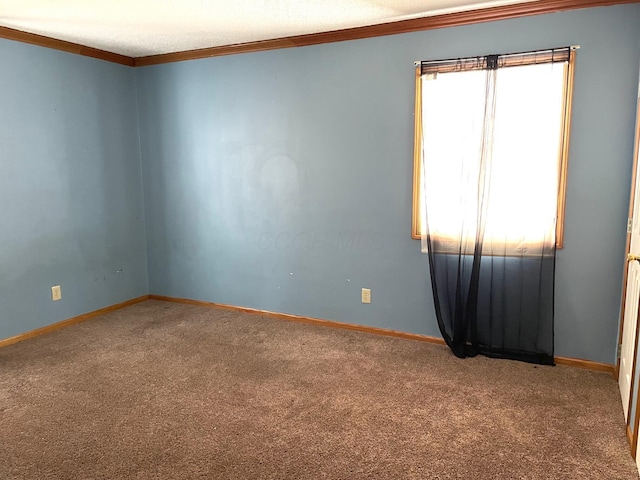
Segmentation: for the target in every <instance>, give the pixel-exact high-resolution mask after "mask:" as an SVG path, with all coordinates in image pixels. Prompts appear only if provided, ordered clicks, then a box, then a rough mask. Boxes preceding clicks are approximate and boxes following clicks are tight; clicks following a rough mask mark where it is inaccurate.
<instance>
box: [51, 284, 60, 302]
mask: <svg viewBox="0 0 640 480" xmlns="http://www.w3.org/2000/svg"><path fill="white" fill-rule="evenodd" d="M51 300H53V301H54V302H57V301H58V300H62V290H61V289H60V285H56V286H54V287H51Z"/></svg>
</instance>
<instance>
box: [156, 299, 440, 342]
mask: <svg viewBox="0 0 640 480" xmlns="http://www.w3.org/2000/svg"><path fill="white" fill-rule="evenodd" d="M149 299H150V300H160V301H163V302H173V303H183V304H186V305H198V306H201V307H214V308H226V309H228V310H236V311H240V312H245V313H255V314H259V315H264V316H267V317H272V318H279V319H281V320H289V321H292V322H299V323H308V324H312V325H323V326H325V327H333V328H341V329H343V330H355V331H357V332H365V333H373V334H375V335H386V336H387V337H396V338H405V339H408V340H418V341H420V342H427V343H436V344H438V345H445V342H444V340H443V339H441V338H437V337H430V336H428V335H420V334H418V333H407V332H400V331H398V330H390V329H387V328H379V327H367V326H364V325H357V324H355V323H344V322H336V321H334V320H323V319H321V318H311V317H303V316H301V315H292V314H289V313H278V312H270V311H268V310H258V309H257V308H248V307H238V306H236V305H228V304H226V303H214V302H205V301H202V300H191V299H189V298H176V297H166V296H163V295H149Z"/></svg>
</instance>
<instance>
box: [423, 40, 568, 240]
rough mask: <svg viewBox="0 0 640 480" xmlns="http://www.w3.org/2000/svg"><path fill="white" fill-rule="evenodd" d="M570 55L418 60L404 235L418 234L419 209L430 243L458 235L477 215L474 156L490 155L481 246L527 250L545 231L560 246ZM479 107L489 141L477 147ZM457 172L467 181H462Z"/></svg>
mask: <svg viewBox="0 0 640 480" xmlns="http://www.w3.org/2000/svg"><path fill="white" fill-rule="evenodd" d="M574 58H575V49H574V48H563V49H553V50H545V51H539V52H529V53H524V54H508V55H500V56H487V57H478V58H468V59H457V60H444V61H437V62H420V63H417V66H416V105H415V139H414V140H415V153H414V194H413V226H412V237H413V238H421V236H422V234H423V233H424V219H425V218H426V217H425V215H426V214H427V211H426V205H428V206H429V210H428V215H429V221H430V226H431V232H430V233H431V237H432V238H433V237H434V236H436V237H437V239H438V240H439V241H440V242H439V243H440V244H441V245H442V244H446V239H447V237H451V238H454V237H456V238H458V239H459V238H460V236H461V235H462V236H463V237H464V235H465V233H464V232H462V233H461V231H460V225H461V224H464V223H465V220H464V219H465V218H468V217H469V216H473V215H475V214H476V212H477V210H478V208H479V205H478V202H477V201H475V198H476V197H479V195H476V194H475V193H474V188H475V189H476V190H477V188H478V187H477V183H478V175H475V174H473V172H474V171H476V172H480V171H481V168H485V167H484V166H483V167H481V166H480V165H477V164H478V163H479V162H480V161H481V160H480V159H481V158H486V156H485V155H480V154H479V152H480V149H481V148H490V150H491V152H490V155H489V158H490V162H491V164H490V167H489V168H490V169H491V172H490V175H491V177H490V178H491V179H490V201H489V202H488V203H489V209H490V211H489V213H488V215H487V216H486V218H487V220H486V224H485V225H484V227H483V228H484V229H485V230H484V232H485V235H484V238H485V242H486V241H488V242H489V243H491V242H492V241H493V240H496V241H500V242H502V243H504V244H506V245H508V246H509V249H511V250H512V251H513V250H515V251H517V252H520V253H522V252H526V249H527V245H533V244H538V245H539V244H540V243H542V242H544V240H545V239H544V238H542V236H543V234H541V233H540V232H544V231H545V227H544V226H545V225H550V224H551V225H552V227H551V229H552V230H551V231H552V232H553V231H554V230H553V229H554V228H555V239H556V246H557V247H562V242H563V223H564V197H565V185H566V172H567V157H568V150H569V128H570V112H571V90H572V84H573V64H574ZM489 62H493V68H490V69H488V68H487V65H488V64H489ZM496 67H497V68H496ZM489 92H491V93H489ZM489 97H491V101H490V102H489V101H488V100H487V98H489ZM488 103H491V105H490V108H491V109H492V117H491V118H492V121H491V140H490V141H489V142H486V138H485V142H484V143H483V136H484V135H487V133H486V130H484V129H483V125H486V123H485V122H484V120H485V117H486V115H487V111H486V110H487V105H488ZM485 128H486V127H485ZM487 144H488V145H489V146H488V147H487ZM425 165H428V167H425ZM462 165H464V166H465V171H466V172H472V174H471V175H469V178H462V179H461V172H462V171H463V169H462V168H461V167H462ZM425 168H426V169H427V170H428V173H427V174H426V175H425V174H424V173H425V172H424V170H425ZM474 175H475V176H474ZM473 182H475V183H476V186H473V185H471V184H472V183H473ZM474 202H475V203H474ZM461 219H462V221H461ZM550 222H551V223H550ZM547 230H549V228H548V227H547ZM469 236H470V238H469V239H468V241H469V242H473V239H472V238H471V236H475V234H474V233H470V234H469ZM552 244H553V243H552Z"/></svg>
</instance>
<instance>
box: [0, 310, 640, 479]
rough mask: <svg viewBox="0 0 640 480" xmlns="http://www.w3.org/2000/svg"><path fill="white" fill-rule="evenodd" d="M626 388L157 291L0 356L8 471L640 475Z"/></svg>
mask: <svg viewBox="0 0 640 480" xmlns="http://www.w3.org/2000/svg"><path fill="white" fill-rule="evenodd" d="M624 428H625V425H624V420H623V416H622V407H621V403H620V400H619V395H618V391H617V386H616V382H615V381H614V379H613V378H612V377H611V376H610V375H607V374H603V373H596V372H590V371H586V370H580V369H577V368H571V367H562V366H558V367H536V366H533V365H529V364H524V363H518V362H511V361H506V360H490V359H487V358H475V359H467V360H464V361H461V360H458V359H456V358H455V357H453V356H452V355H451V354H450V353H449V351H448V350H447V349H446V348H444V347H441V346H438V345H431V344H426V343H421V342H416V341H410V340H401V339H395V338H389V337H381V336H374V335H369V334H364V333H358V332H352V331H347V330H338V329H332V328H326V327H319V326H312V325H305V324H298V323H293V322H287V321H282V320H276V319H272V318H267V317H262V316H260V315H252V314H243V313H239V312H235V311H230V310H222V309H220V310H219V309H211V308H205V307H196V306H186V305H177V304H170V303H164V302H157V301H147V302H144V303H141V304H138V305H135V306H132V307H129V308H127V309H124V310H120V311H117V312H113V313H111V314H108V315H104V316H102V317H99V318H96V319H93V320H90V321H88V322H85V323H82V324H78V325H75V326H72V327H69V328H66V329H63V330H60V331H57V332H55V333H51V334H47V335H43V336H40V337H37V338H35V339H32V340H27V341H24V342H21V343H18V344H14V345H11V346H8V347H5V348H1V349H0V478H2V479H6V480H9V479H51V478H55V479H120V478H123V479H125V478H126V479H151V478H153V479H165V478H166V479H174V478H175V479H194V478H211V479H251V480H253V479H266V478H268V479H295V480H303V479H313V480H316V479H364V478H367V479H411V478H415V479H478V480H480V479H554V480H556V479H598V480H603V479H638V475H637V473H636V472H637V470H636V467H635V464H634V462H633V460H632V459H631V456H630V455H629V452H628V448H627V443H626V439H625V434H624Z"/></svg>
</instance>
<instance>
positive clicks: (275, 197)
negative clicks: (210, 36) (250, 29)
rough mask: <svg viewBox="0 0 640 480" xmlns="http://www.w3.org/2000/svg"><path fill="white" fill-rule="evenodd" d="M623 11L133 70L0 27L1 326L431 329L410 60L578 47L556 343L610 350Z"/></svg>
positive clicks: (624, 194)
mask: <svg viewBox="0 0 640 480" xmlns="http://www.w3.org/2000/svg"><path fill="white" fill-rule="evenodd" d="M638 24H640V5H626V6H616V7H607V8H598V9H589V10H578V11H572V12H565V13H558V14H552V15H545V16H537V17H529V18H522V19H515V20H508V21H502V22H493V23H486V24H480V25H471V26H465V27H457V28H448V29H441V30H433V31H425V32H417V33H411V34H404V35H396V36H390V37H380V38H372V39H366V40H358V41H350V42H342V43H335V44H326V45H318V46H312V47H304V48H297V49H287V50H276V51H270V52H261V53H254V54H245V55H235V56H229V57H220V58H212V59H205V60H198V61H189V62H182V63H174V64H166V65H158V66H153V67H145V68H142V69H130V68H127V67H123V66H119V65H114V64H110V63H106V62H101V61H99V60H95V59H91V58H86V57H80V56H74V55H71V54H67V53H63V52H57V51H53V50H48V49H44V48H40V47H34V46H29V45H25V44H20V43H15V42H11V41H6V40H0V58H2V59H3V61H4V64H5V66H6V67H5V68H3V69H2V70H0V84H1V85H2V86H3V88H2V90H1V91H0V105H1V107H2V108H0V201H1V202H2V204H3V205H4V206H5V207H4V208H3V209H2V210H1V213H0V272H2V274H1V275H0V338H6V337H9V336H12V335H15V334H18V333H21V332H25V331H28V330H31V329H33V328H37V327H40V326H43V325H45V324H48V323H52V322H55V321H58V320H62V319H65V318H69V317H72V316H74V315H78V314H81V313H83V312H86V311H90V310H95V309H97V308H100V307H103V306H106V305H110V304H114V303H117V302H120V301H123V300H126V299H128V298H132V297H135V296H138V295H144V294H146V293H149V292H151V293H155V294H161V295H172V296H181V297H189V298H198V299H204V300H210V301H215V302H221V303H229V304H235V305H243V306H248V307H254V308H260V309H265V310H273V311H279V312H289V313H295V314H300V315H307V316H313V317H320V318H326V319H334V320H339V321H344V322H351V323H359V324H363V325H372V326H379V327H384V328H392V329H396V330H403V331H408V332H416V333H423V334H427V335H434V336H437V335H438V330H437V326H436V321H435V318H434V311H433V303H432V300H431V288H430V285H429V281H428V275H427V258H426V256H424V255H422V254H420V252H419V251H420V248H419V242H417V241H414V240H411V238H410V233H409V232H410V219H411V185H412V149H413V101H414V77H413V67H412V64H413V61H414V60H417V59H430V58H445V57H456V56H469V55H479V54H487V53H494V52H504V51H520V50H530V49H538V48H545V47H552V46H561V45H567V44H580V45H581V46H582V48H581V49H580V51H579V54H578V60H577V66H576V83H575V97H574V115H573V125H572V143H571V157H570V166H569V183H568V193H567V219H566V230H565V232H566V234H565V248H564V249H563V250H562V251H560V252H559V254H558V268H557V289H556V299H557V302H556V354H557V355H562V356H569V357H577V358H586V359H591V360H595V361H600V362H606V363H614V361H615V348H616V337H617V329H618V316H619V309H620V291H621V278H622V269H623V266H624V263H623V250H624V232H625V224H626V215H627V203H628V194H629V181H630V171H631V154H632V147H633V125H634V117H635V98H636V92H637V81H638V62H639V59H640V45H639V44H638V31H637V25H638ZM136 94H137V98H136ZM136 101H137V108H136ZM137 110H139V116H138V111H137ZM138 123H139V124H140V144H139V141H138ZM140 153H141V155H142V167H143V171H144V189H143V188H142V178H141V172H140ZM143 191H144V196H145V204H146V212H145V208H144V205H143V199H142V196H143ZM145 213H146V232H145ZM145 235H146V238H145ZM147 239H148V241H147ZM147 258H148V270H147ZM147 272H148V278H149V282H148V283H149V285H148V284H147ZM54 284H61V285H62V289H63V300H62V301H61V302H57V303H53V302H51V300H50V287H51V285H54ZM362 287H367V288H371V289H372V301H373V303H372V304H371V305H363V304H362V303H360V289H361V288H362Z"/></svg>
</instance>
